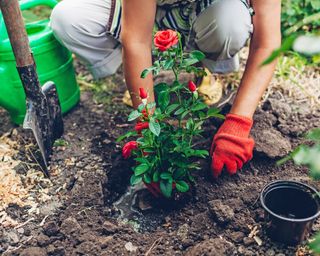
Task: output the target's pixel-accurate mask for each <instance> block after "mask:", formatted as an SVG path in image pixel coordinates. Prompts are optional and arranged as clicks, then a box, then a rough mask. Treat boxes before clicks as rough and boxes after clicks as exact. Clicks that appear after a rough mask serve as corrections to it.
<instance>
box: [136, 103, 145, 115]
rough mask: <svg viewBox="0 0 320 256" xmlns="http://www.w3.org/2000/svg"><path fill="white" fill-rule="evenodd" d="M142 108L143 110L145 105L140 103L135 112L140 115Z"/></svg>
mask: <svg viewBox="0 0 320 256" xmlns="http://www.w3.org/2000/svg"><path fill="white" fill-rule="evenodd" d="M144 108H145V105H144V104H143V103H141V104H140V105H139V106H138V108H137V110H138V111H139V112H140V113H141V111H142V110H144Z"/></svg>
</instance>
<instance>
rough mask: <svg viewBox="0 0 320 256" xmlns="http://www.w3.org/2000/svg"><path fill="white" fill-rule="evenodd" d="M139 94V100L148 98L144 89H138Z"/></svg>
mask: <svg viewBox="0 0 320 256" xmlns="http://www.w3.org/2000/svg"><path fill="white" fill-rule="evenodd" d="M139 93H140V98H141V99H143V100H144V99H146V98H148V93H147V92H146V90H145V89H144V88H139Z"/></svg>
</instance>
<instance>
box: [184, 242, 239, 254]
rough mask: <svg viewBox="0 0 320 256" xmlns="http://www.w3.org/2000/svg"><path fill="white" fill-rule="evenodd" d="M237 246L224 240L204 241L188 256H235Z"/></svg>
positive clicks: (192, 249)
mask: <svg viewBox="0 0 320 256" xmlns="http://www.w3.org/2000/svg"><path fill="white" fill-rule="evenodd" d="M235 251H236V248H235V246H234V245H233V244H232V243H230V242H228V241H226V240H225V239H223V238H214V239H209V240H206V241H203V242H201V243H199V244H197V245H196V246H194V247H192V248H191V250H190V251H188V253H187V254H186V256H202V255H234V254H235Z"/></svg>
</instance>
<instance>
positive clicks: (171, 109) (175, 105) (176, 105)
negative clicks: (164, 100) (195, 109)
mask: <svg viewBox="0 0 320 256" xmlns="http://www.w3.org/2000/svg"><path fill="white" fill-rule="evenodd" d="M179 106H180V105H179V104H172V105H170V106H168V107H167V109H166V111H165V113H166V114H167V115H169V114H171V113H172V112H173V111H174V110H176V108H177V107H179Z"/></svg>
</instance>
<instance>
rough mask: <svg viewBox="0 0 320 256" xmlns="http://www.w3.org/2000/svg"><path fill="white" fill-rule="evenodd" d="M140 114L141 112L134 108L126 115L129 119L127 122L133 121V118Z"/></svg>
mask: <svg viewBox="0 0 320 256" xmlns="http://www.w3.org/2000/svg"><path fill="white" fill-rule="evenodd" d="M141 115H142V114H141V113H139V111H138V110H134V111H132V112H131V113H130V115H129V117H128V121H129V122H130V121H133V120H135V119H137V118H138V117H140V116H141Z"/></svg>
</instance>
